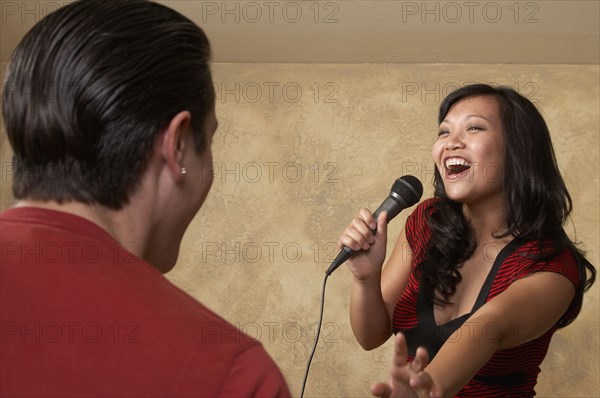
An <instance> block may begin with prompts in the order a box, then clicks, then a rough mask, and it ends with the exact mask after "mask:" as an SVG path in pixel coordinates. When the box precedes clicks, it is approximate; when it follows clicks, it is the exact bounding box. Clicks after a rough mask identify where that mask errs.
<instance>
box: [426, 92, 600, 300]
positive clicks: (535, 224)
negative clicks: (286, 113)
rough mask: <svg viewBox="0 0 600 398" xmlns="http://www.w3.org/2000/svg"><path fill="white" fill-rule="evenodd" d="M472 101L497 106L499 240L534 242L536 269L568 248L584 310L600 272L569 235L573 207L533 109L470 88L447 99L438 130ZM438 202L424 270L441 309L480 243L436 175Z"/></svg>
mask: <svg viewBox="0 0 600 398" xmlns="http://www.w3.org/2000/svg"><path fill="white" fill-rule="evenodd" d="M475 96H493V97H494V98H496V99H497V100H498V104H499V112H500V118H501V120H502V127H503V129H502V133H503V137H504V141H505V143H506V145H505V161H504V168H503V173H502V188H503V192H504V194H505V197H506V208H505V209H504V212H505V213H504V214H505V215H506V226H507V229H506V231H505V232H504V233H502V234H500V235H497V236H495V237H496V238H503V237H508V236H514V237H519V238H521V239H524V240H526V241H537V242H538V244H539V245H540V251H539V253H538V254H539V255H538V257H537V258H536V260H538V261H548V260H549V259H551V258H553V257H554V256H556V255H557V254H558V253H559V252H561V251H562V250H564V249H565V248H568V249H570V250H571V252H572V253H573V255H574V256H575V258H576V259H577V261H578V264H579V267H580V286H579V288H578V289H577V295H576V300H577V301H576V306H577V308H580V306H581V301H582V298H583V292H584V291H587V290H588V289H589V288H590V287H591V285H592V284H593V283H594V281H595V279H596V269H595V268H594V266H593V265H592V264H590V263H589V261H587V260H586V259H585V257H584V253H583V252H582V251H581V250H580V249H578V248H577V246H576V245H575V243H574V242H573V241H571V239H570V238H569V237H568V236H567V234H566V232H565V231H564V228H563V227H564V225H565V223H566V221H567V219H568V217H569V214H570V213H571V210H572V200H571V196H570V195H569V192H568V190H567V187H566V186H565V183H564V181H563V178H562V176H561V175H560V172H559V169H558V165H557V162H556V156H555V154H554V149H553V147H552V140H551V138H550V132H549V130H548V127H547V125H546V122H545V121H544V119H543V117H542V115H541V114H540V113H539V111H538V110H537V109H536V107H535V106H534V105H533V104H532V103H531V101H529V100H528V99H527V98H525V97H523V96H522V95H520V94H519V93H517V92H516V91H515V90H513V89H511V88H508V87H497V88H496V87H491V86H489V85H485V84H475V85H469V86H465V87H462V88H460V89H458V90H456V91H454V92H452V93H450V94H449V95H448V96H447V97H446V98H445V99H444V100H443V102H442V103H441V105H440V110H439V117H438V122H439V123H441V122H442V121H443V120H444V119H445V118H446V115H447V114H448V112H449V111H450V109H451V108H452V106H453V105H454V104H456V103H458V102H459V101H461V100H464V99H466V98H470V97H471V98H472V97H475ZM435 197H436V198H437V199H436V200H434V201H432V204H431V208H430V209H428V213H429V214H430V215H431V217H430V218H429V221H428V222H429V225H430V227H431V231H432V237H431V240H430V242H429V244H428V246H427V248H426V253H425V256H424V260H423V262H422V263H421V264H419V269H420V271H421V278H422V282H421V283H422V284H423V287H424V288H425V289H426V293H427V297H430V298H431V297H433V300H434V302H435V303H436V304H440V305H446V304H449V303H450V297H451V296H452V295H453V294H454V293H455V292H456V286H457V284H458V283H459V282H460V281H461V275H460V272H459V268H460V266H461V264H462V263H463V262H464V261H466V260H467V259H469V258H470V257H471V256H472V254H473V253H474V251H475V249H476V247H477V242H476V241H475V237H474V234H473V231H472V230H471V228H470V226H469V223H468V220H467V219H466V218H465V216H464V213H463V206H462V204H461V203H457V202H455V201H452V200H450V199H449V198H448V197H447V196H446V192H445V189H444V181H443V180H442V177H441V174H440V172H439V170H437V168H436V170H435ZM544 242H546V243H545V244H544ZM548 242H550V244H549V245H548Z"/></svg>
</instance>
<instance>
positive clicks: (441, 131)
mask: <svg viewBox="0 0 600 398" xmlns="http://www.w3.org/2000/svg"><path fill="white" fill-rule="evenodd" d="M448 134H450V133H449V132H448V131H446V130H440V131H439V132H438V137H441V136H444V135H448Z"/></svg>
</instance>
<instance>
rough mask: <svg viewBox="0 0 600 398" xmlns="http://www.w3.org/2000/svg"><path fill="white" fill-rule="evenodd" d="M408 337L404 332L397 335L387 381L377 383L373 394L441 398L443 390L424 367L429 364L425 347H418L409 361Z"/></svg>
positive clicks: (413, 397)
mask: <svg viewBox="0 0 600 398" xmlns="http://www.w3.org/2000/svg"><path fill="white" fill-rule="evenodd" d="M407 359H408V349H407V347H406V339H405V337H404V335H403V334H402V333H398V334H397V335H396V339H395V342H394V357H393V360H392V367H391V370H390V380H389V381H388V382H387V383H382V382H380V383H376V384H374V385H373V387H371V394H373V396H375V397H380V398H441V397H442V392H441V390H440V388H439V386H436V385H435V383H434V382H433V379H432V378H431V376H430V375H429V373H427V372H426V371H425V370H424V369H425V367H426V366H427V365H428V364H429V355H428V353H427V350H426V349H425V348H422V347H419V348H418V349H417V352H416V355H415V358H414V359H413V361H412V362H408V361H407Z"/></svg>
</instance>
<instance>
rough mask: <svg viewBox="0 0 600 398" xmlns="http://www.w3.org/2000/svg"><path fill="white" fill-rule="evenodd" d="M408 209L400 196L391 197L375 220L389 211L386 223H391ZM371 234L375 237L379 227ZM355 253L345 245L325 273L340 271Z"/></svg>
mask: <svg viewBox="0 0 600 398" xmlns="http://www.w3.org/2000/svg"><path fill="white" fill-rule="evenodd" d="M392 194H393V192H392ZM399 203H400V205H399ZM406 207H407V206H406V202H405V201H404V200H402V198H401V197H400V196H398V195H394V196H392V195H390V196H388V197H387V198H386V199H385V200H384V201H383V203H382V204H381V206H379V208H378V209H377V210H375V213H373V218H375V222H377V219H378V218H379V215H380V214H381V213H382V212H383V211H387V220H386V221H387V222H390V220H391V219H392V218H394V217H396V216H397V215H398V213H400V212H401V211H402V210H403V209H405V208H406ZM371 232H373V235H375V234H376V233H377V226H375V229H372V230H371ZM354 253H355V252H354V250H352V249H350V248H349V247H347V246H345V245H344V246H342V249H341V250H340V252H339V253H338V255H337V257H336V258H335V259H334V260H333V261H332V262H331V265H330V266H329V268H328V269H327V271H325V273H326V274H327V275H331V273H332V272H333V271H335V270H336V269H338V268H339V266H340V265H342V264H343V263H344V262H346V260H348V259H349V258H350V257H352V256H353V255H354Z"/></svg>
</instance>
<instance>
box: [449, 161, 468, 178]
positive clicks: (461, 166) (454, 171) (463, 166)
mask: <svg viewBox="0 0 600 398" xmlns="http://www.w3.org/2000/svg"><path fill="white" fill-rule="evenodd" d="M445 166H446V173H447V175H448V177H458V176H459V175H460V174H462V173H464V172H466V171H467V170H469V169H470V168H471V163H469V162H467V161H466V160H465V159H461V158H448V159H446V164H445Z"/></svg>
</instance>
